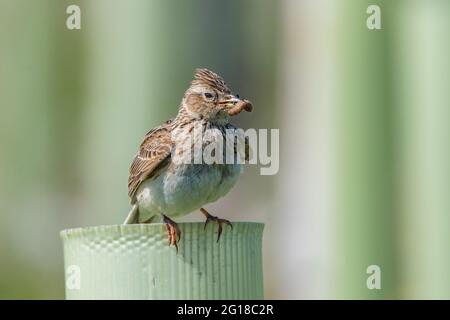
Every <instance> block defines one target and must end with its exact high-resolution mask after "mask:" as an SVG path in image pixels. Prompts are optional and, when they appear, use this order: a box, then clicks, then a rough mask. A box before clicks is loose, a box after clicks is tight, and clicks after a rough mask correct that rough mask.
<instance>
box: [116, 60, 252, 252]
mask: <svg viewBox="0 0 450 320" xmlns="http://www.w3.org/2000/svg"><path fill="white" fill-rule="evenodd" d="M242 110H246V111H251V103H250V102H249V101H247V100H241V99H239V98H238V97H236V96H233V95H232V94H231V90H230V89H229V88H228V86H227V85H226V83H225V82H224V81H223V79H222V78H221V77H220V76H219V75H217V74H216V73H214V72H212V71H209V70H207V69H197V70H196V72H195V77H194V80H193V81H192V83H191V86H190V87H189V88H188V90H186V92H185V94H184V96H183V99H182V102H181V105H180V108H179V111H178V115H177V116H176V117H175V118H174V119H173V120H169V121H167V122H165V123H164V124H162V125H160V126H158V127H156V128H154V129H152V130H150V131H149V132H148V133H147V134H146V135H145V137H144V140H143V142H142V143H141V145H140V147H139V151H138V153H137V154H136V156H135V157H134V159H133V162H132V164H131V167H130V175H129V179H128V195H129V196H130V198H131V204H132V205H133V209H132V211H131V212H130V214H129V215H128V217H127V219H126V221H125V223H139V221H140V211H142V210H144V211H148V212H149V214H150V219H149V220H148V221H151V219H152V218H153V216H155V215H157V214H159V215H161V217H162V218H163V221H164V222H165V223H166V226H167V229H168V235H169V243H170V244H173V245H175V246H176V244H177V237H178V238H179V236H180V233H179V229H178V227H177V225H176V223H175V222H174V221H173V220H171V219H170V218H169V216H178V215H183V214H186V213H188V212H189V211H190V209H194V210H195V209H201V212H202V213H203V214H204V215H205V216H206V217H207V220H206V223H207V222H209V221H211V220H213V221H216V222H217V223H218V225H219V235H218V239H219V237H220V233H221V230H222V227H221V224H222V223H227V224H229V222H228V221H227V220H224V219H219V218H217V217H214V216H211V215H210V214H209V213H208V212H207V211H206V210H205V209H203V208H201V206H202V205H204V204H205V203H207V202H211V201H215V200H214V199H216V198H217V197H220V196H222V195H223V194H224V193H226V192H228V190H229V188H231V187H232V185H233V184H234V182H235V179H236V174H237V171H236V170H238V167H237V166H236V165H228V164H213V165H206V164H200V165H196V164H190V165H178V164H176V163H174V162H173V159H172V153H173V152H174V151H175V150H176V147H177V146H179V145H183V144H184V143H185V137H180V138H177V137H176V136H175V138H174V135H173V133H174V132H175V130H177V129H181V128H183V129H187V130H188V131H192V129H193V128H194V126H195V125H200V126H201V127H202V128H205V129H209V128H213V129H219V132H221V134H222V135H223V134H224V132H225V130H226V129H233V128H234V127H233V126H232V125H231V124H230V123H229V118H230V115H235V114H238V113H240V112H241V111H242ZM246 150H248V148H247V146H246ZM239 168H240V167H239ZM230 170H231V171H230ZM217 175H219V176H217ZM209 177H211V179H209ZM217 177H219V178H220V179H219V180H217V179H218V178H217ZM214 179H216V180H217V182H215V181H216V180H214ZM224 179H226V180H224ZM230 179H231V180H230ZM210 180H211V181H210ZM216 183H218V184H216ZM216 188H217V192H216V190H215V189H216ZM189 190H193V191H198V195H197V198H195V195H193V194H191V195H190V196H191V197H193V198H194V200H192V199H190V198H189V199H187V198H188V197H187V196H186V195H185V194H186V193H189ZM208 192H209V193H208ZM206 193H208V194H206ZM194 194H195V193H194ZM191 200H192V201H191ZM186 211H188V212H186ZM206 223H205V226H206ZM230 225H231V224H230Z"/></svg>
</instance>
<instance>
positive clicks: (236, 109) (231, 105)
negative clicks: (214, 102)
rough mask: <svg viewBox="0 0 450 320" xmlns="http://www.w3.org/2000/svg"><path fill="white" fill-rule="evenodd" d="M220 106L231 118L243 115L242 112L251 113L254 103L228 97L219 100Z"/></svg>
mask: <svg viewBox="0 0 450 320" xmlns="http://www.w3.org/2000/svg"><path fill="white" fill-rule="evenodd" d="M219 105H220V106H221V107H222V108H223V109H224V110H226V111H227V113H228V114H229V115H230V116H234V115H236V114H239V113H241V111H242V110H245V111H247V112H251V111H252V110H253V106H252V103H251V102H250V101H248V100H245V99H240V98H238V97H236V96H234V95H231V94H230V95H226V96H224V97H223V99H221V100H219Z"/></svg>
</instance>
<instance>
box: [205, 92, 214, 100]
mask: <svg viewBox="0 0 450 320" xmlns="http://www.w3.org/2000/svg"><path fill="white" fill-rule="evenodd" d="M203 95H204V96H205V98H206V99H212V98H213V97H214V96H213V94H212V93H209V92H205V93H204V94H203Z"/></svg>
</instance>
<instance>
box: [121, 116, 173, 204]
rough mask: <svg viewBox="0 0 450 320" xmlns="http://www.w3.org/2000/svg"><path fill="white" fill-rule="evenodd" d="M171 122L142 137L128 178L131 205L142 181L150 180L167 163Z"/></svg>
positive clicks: (170, 147) (170, 149) (169, 149)
mask: <svg viewBox="0 0 450 320" xmlns="http://www.w3.org/2000/svg"><path fill="white" fill-rule="evenodd" d="M171 122H172V121H171V120H169V121H167V122H165V123H164V124H162V125H161V126H159V127H156V128H154V129H152V130H150V131H149V132H148V133H147V134H146V135H145V137H144V141H142V143H141V146H140V148H139V152H138V153H137V155H136V156H135V157H134V159H133V162H132V163H131V167H130V176H129V177H128V195H129V196H130V198H131V203H134V202H135V201H136V199H135V195H136V191H137V189H138V188H139V186H140V185H141V183H142V182H143V181H144V180H147V179H149V178H152V177H153V176H154V175H155V174H156V173H157V172H158V171H159V170H160V169H162V168H163V167H165V166H166V165H167V164H168V163H169V161H168V160H169V159H170V154H171V152H172V148H173V141H172V139H171V130H170V124H171Z"/></svg>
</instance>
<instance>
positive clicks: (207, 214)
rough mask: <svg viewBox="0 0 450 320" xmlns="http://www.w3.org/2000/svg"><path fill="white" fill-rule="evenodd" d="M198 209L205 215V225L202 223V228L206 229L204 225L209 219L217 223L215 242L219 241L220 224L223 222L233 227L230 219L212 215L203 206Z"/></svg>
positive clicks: (220, 233)
mask: <svg viewBox="0 0 450 320" xmlns="http://www.w3.org/2000/svg"><path fill="white" fill-rule="evenodd" d="M200 210H201V212H202V213H203V214H204V215H205V216H206V220H205V225H204V227H203V229H206V226H207V225H208V223H209V222H211V221H214V222H216V223H217V242H219V239H220V236H221V235H222V230H223V228H222V224H223V223H225V224H226V225H228V226H230V228H232V229H233V225H232V224H231V222H230V221H228V220H226V219H222V218H219V217H216V216H213V215H211V214H209V212H208V211H206V210H205V209H203V208H201V209H200Z"/></svg>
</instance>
